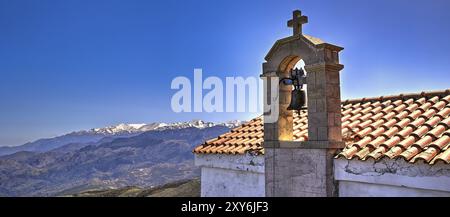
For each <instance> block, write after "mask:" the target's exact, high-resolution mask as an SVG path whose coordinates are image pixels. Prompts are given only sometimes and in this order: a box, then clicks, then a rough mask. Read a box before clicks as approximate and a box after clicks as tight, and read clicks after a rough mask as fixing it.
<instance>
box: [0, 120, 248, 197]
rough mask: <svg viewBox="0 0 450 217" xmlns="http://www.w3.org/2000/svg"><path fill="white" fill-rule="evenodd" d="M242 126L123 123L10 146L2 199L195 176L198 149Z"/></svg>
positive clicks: (0, 175)
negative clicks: (194, 154)
mask: <svg viewBox="0 0 450 217" xmlns="http://www.w3.org/2000/svg"><path fill="white" fill-rule="evenodd" d="M239 124H241V123H240V121H232V122H227V123H211V122H204V121H200V120H196V121H190V122H179V123H170V124H166V123H152V124H119V125H117V126H111V127H105V128H97V129H91V130H85V131H78V132H72V133H69V134H66V135H63V136H59V137H55V138H50V139H41V140H37V141H35V142H32V143H27V144H25V145H22V146H18V147H8V148H9V149H8V148H7V149H4V150H3V151H4V152H2V153H6V152H9V153H8V154H3V156H0V196H57V195H67V194H74V193H77V192H81V191H86V190H89V189H117V188H123V187H127V186H138V187H153V186H159V185H163V184H167V183H170V182H174V181H177V180H185V179H191V178H195V177H198V176H199V169H198V168H196V167H195V166H194V162H193V159H194V156H193V154H192V149H193V147H194V146H196V145H198V144H200V143H202V142H203V141H205V140H208V139H210V138H213V137H216V136H218V135H220V134H223V133H225V132H227V131H229V130H230V129H231V128H233V127H236V126H238V125H239ZM11 148H14V150H12V149H11ZM5 150H6V151H5ZM11 152H13V153H11Z"/></svg>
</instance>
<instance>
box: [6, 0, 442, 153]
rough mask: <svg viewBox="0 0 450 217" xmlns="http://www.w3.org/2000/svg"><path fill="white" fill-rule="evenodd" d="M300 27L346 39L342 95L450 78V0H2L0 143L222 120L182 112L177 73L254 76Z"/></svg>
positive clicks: (425, 85)
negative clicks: (298, 17)
mask: <svg viewBox="0 0 450 217" xmlns="http://www.w3.org/2000/svg"><path fill="white" fill-rule="evenodd" d="M294 9H301V10H302V11H303V13H304V14H305V15H307V16H308V17H309V23H308V24H306V25H305V26H304V33H306V34H309V35H313V36H316V37H319V38H322V39H324V40H325V41H327V42H330V43H333V44H337V45H340V46H343V47H345V50H344V51H342V52H341V62H342V63H343V64H344V65H345V69H344V70H343V72H342V75H341V82H342V84H341V86H342V96H343V98H344V99H347V98H360V97H367V96H378V95H386V94H396V93H401V92H420V91H422V90H437V89H446V88H449V87H450V85H449V84H450V43H449V42H448V41H447V40H448V39H449V38H450V13H448V11H449V10H450V3H449V1H445V0H442V1H438V0H431V1H406V0H404V1H399V0H397V1H388V0H386V1H349V0H347V1H300V0H297V1H293V0H289V1H288V0H285V1H280V0H277V1H275V0H273V1H256V0H241V1H238V0H220V1H219V0H218V1H206V0H205V1H198V0H188V1H173V0H169V1H162V0H161V1H134V0H131V1H114V0H108V1H106V0H105V1H98V0H93V1H84V0H73V1H72V0H65V1H56V0H54V1H46V0H41V1H34V0H30V1H23V0H17V1H12V0H0V102H1V104H0V146H1V145H19V144H23V143H25V142H27V141H32V140H35V139H38V138H42V137H52V136H56V135H60V134H62V133H67V132H71V131H74V130H80V129H89V128H94V127H102V126H106V125H113V124H118V123H122V122H125V123H141V122H157V121H166V122H172V121H186V120H191V119H204V120H208V121H224V120H230V119H249V118H251V117H252V116H254V115H255V114H249V113H219V114H217V113H181V114H175V113H173V112H172V110H171V108H170V99H171V96H172V95H173V94H174V93H175V91H174V90H171V89H170V83H171V80H172V79H173V78H174V77H176V76H180V75H184V76H187V77H192V75H193V70H194V68H202V69H203V74H204V77H206V76H218V77H221V78H224V77H225V76H244V77H247V76H258V75H259V74H260V73H261V63H262V62H263V58H264V56H265V54H266V53H267V51H268V50H269V49H270V47H271V46H272V45H273V43H274V42H275V41H276V40H277V39H279V38H282V37H286V36H288V35H290V34H291V31H292V30H291V29H289V28H287V27H286V21H287V20H288V19H289V18H290V17H291V12H292V10H294Z"/></svg>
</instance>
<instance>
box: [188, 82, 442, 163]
mask: <svg viewBox="0 0 450 217" xmlns="http://www.w3.org/2000/svg"><path fill="white" fill-rule="evenodd" d="M449 115H450V89H448V90H443V91H434V92H421V93H416V94H400V95H392V96H384V97H372V98H363V99H354V100H346V101H343V102H342V119H341V120H342V133H343V134H344V135H349V139H348V140H346V141H345V142H346V147H345V148H344V149H343V150H341V151H340V152H339V153H338V154H337V157H344V158H346V159H360V160H366V159H368V158H373V159H375V160H378V159H381V158H383V157H388V158H403V159H405V160H407V161H408V162H411V163H414V162H418V161H423V162H426V163H430V164H434V163H437V162H444V163H450V148H449V146H450V116H449ZM293 119H294V120H293V122H294V141H306V140H308V118H307V111H305V110H302V111H301V112H300V113H297V112H294V118H293ZM263 137H264V130H263V118H262V117H258V118H255V119H253V120H251V121H249V122H248V123H246V124H243V125H241V126H240V127H237V128H235V129H233V130H231V132H228V133H225V134H223V135H221V136H219V137H217V138H214V139H211V140H208V141H206V142H205V143H204V144H202V145H200V146H197V147H196V148H195V149H194V153H197V154H244V153H252V154H264V148H263V147H262V143H263V140H264V138H263Z"/></svg>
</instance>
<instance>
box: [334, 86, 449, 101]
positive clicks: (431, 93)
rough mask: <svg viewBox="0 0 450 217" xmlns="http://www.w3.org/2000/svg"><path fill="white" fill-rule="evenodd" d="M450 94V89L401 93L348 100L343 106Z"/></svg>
mask: <svg viewBox="0 0 450 217" xmlns="http://www.w3.org/2000/svg"><path fill="white" fill-rule="evenodd" d="M449 94H450V89H444V90H432V91H422V92H420V93H417V92H416V93H401V94H398V95H387V96H378V97H364V98H357V99H347V100H342V104H349V103H358V102H359V103H362V102H371V101H381V100H396V99H405V98H419V97H430V96H446V95H449Z"/></svg>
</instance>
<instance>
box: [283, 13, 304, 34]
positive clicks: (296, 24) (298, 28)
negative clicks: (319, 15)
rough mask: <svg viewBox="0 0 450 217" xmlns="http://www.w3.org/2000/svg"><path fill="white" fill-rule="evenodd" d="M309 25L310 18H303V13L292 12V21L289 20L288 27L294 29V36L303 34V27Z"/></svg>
mask: <svg viewBox="0 0 450 217" xmlns="http://www.w3.org/2000/svg"><path fill="white" fill-rule="evenodd" d="M305 23H308V17H307V16H302V12H301V11H299V10H295V11H294V12H292V20H289V21H288V23H287V25H288V27H292V28H293V29H294V35H298V34H300V35H301V34H302V25H303V24H305Z"/></svg>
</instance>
